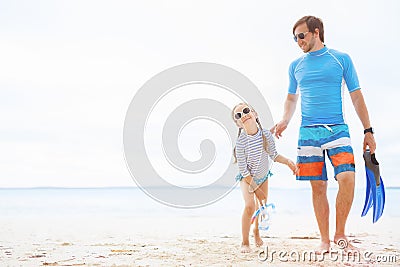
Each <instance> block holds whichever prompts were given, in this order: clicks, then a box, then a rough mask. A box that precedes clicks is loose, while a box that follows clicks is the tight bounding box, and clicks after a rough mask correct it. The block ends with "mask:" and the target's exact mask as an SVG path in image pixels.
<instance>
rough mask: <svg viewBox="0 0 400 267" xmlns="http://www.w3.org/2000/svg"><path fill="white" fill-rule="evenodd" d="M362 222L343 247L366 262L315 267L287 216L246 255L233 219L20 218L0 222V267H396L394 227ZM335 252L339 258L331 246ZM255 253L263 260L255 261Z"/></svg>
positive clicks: (307, 243) (309, 242)
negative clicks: (354, 248) (347, 246)
mask: <svg viewBox="0 0 400 267" xmlns="http://www.w3.org/2000/svg"><path fill="white" fill-rule="evenodd" d="M366 220H367V218H360V219H358V218H356V219H353V220H350V222H349V225H348V228H349V229H351V230H350V231H351V232H350V236H349V240H351V241H352V243H353V244H354V245H356V246H358V247H359V248H361V250H362V252H367V253H369V254H368V256H369V257H370V258H371V261H368V260H367V259H365V258H363V257H361V259H360V260H357V259H356V262H353V259H352V258H351V259H347V258H344V259H343V258H341V257H339V256H338V255H335V254H332V255H326V257H325V258H324V260H323V261H321V257H318V258H317V259H315V258H312V260H311V261H310V260H309V258H307V257H308V254H305V253H306V252H307V251H313V249H314V248H315V247H316V246H317V245H318V244H319V239H318V234H317V227H316V225H315V222H314V218H307V217H302V218H301V217H298V216H295V215H293V216H289V215H285V216H275V217H274V218H273V221H272V225H271V229H270V231H268V232H267V233H264V234H263V240H264V243H265V245H267V247H265V246H263V247H262V249H259V248H256V247H254V240H253V239H251V242H252V243H251V246H252V249H253V251H252V252H251V253H249V254H242V253H239V245H240V242H241V237H240V214H238V215H235V216H231V217H227V216H224V217H222V216H220V217H218V216H210V217H207V216H186V217H185V216H167V217H162V218H158V217H155V216H153V217H143V216H141V217H137V218H136V217H135V216H134V215H132V216H127V217H123V218H122V217H120V218H103V217H99V216H97V217H90V216H86V217H82V216H81V217H72V218H66V217H55V218H51V217H45V218H40V217H27V218H24V217H23V216H21V217H20V218H18V219H14V218H5V219H2V220H1V222H0V237H1V241H0V261H1V266H310V265H311V266H396V265H397V266H398V265H400V250H399V232H400V231H398V230H397V228H396V226H398V225H399V223H400V220H399V219H398V218H394V219H393V218H392V219H386V220H385V219H382V220H381V221H380V222H378V224H375V225H372V224H371V223H367V222H366ZM267 248H268V251H267ZM335 249H336V250H337V251H340V250H339V248H338V247H335V246H333V251H334V250H335ZM260 250H263V251H266V252H267V254H261V257H260V255H259V254H260V253H259V252H260ZM285 253H286V254H285ZM371 253H372V254H371ZM302 254H305V255H306V258H305V259H303V258H302ZM265 255H268V258H267V259H265ZM299 255H300V256H299ZM260 258H261V260H260ZM263 259H264V260H265V261H262V260H263ZM384 261H385V262H384Z"/></svg>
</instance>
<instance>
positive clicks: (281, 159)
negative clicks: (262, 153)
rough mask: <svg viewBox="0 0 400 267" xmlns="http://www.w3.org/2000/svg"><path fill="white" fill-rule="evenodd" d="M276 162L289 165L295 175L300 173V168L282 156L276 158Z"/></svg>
mask: <svg viewBox="0 0 400 267" xmlns="http://www.w3.org/2000/svg"><path fill="white" fill-rule="evenodd" d="M274 161H275V162H279V163H282V164H285V165H287V166H288V167H289V168H290V169H291V170H292V171H293V174H296V173H297V171H298V167H297V165H296V164H295V163H294V162H293V161H291V160H290V159H288V158H286V157H284V156H282V155H280V154H279V155H278V156H277V157H276V158H275V160H274Z"/></svg>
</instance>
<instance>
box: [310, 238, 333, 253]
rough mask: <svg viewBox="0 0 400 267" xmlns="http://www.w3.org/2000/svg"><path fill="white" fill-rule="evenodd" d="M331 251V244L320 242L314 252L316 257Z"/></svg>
mask: <svg viewBox="0 0 400 267" xmlns="http://www.w3.org/2000/svg"><path fill="white" fill-rule="evenodd" d="M330 249H331V244H330V243H325V242H322V241H321V243H320V244H319V246H318V247H317V248H316V249H315V250H314V251H315V254H317V255H323V254H325V253H328V252H329V251H330Z"/></svg>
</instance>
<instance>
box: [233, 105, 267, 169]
mask: <svg viewBox="0 0 400 267" xmlns="http://www.w3.org/2000/svg"><path fill="white" fill-rule="evenodd" d="M240 105H246V106H248V107H249V108H250V110H251V111H252V112H255V110H254V108H253V107H252V106H250V105H249V104H247V103H239V104H237V105H236V106H234V107H233V109H232V119H233V121H234V122H235V123H236V119H235V109H236V108H237V107H238V106H240ZM256 114H257V113H256ZM256 122H257V124H258V127H259V128H260V130H261V134H262V139H263V148H264V150H265V152H267V153H268V141H267V137H266V136H265V134H264V130H263V128H262V126H261V123H260V120H259V119H258V115H257V117H256ZM241 133H242V128H241V127H239V131H238V136H237V137H238V138H239V136H240V134H241ZM233 157H234V158H235V162H234V163H236V162H237V158H236V146H235V147H234V148H233Z"/></svg>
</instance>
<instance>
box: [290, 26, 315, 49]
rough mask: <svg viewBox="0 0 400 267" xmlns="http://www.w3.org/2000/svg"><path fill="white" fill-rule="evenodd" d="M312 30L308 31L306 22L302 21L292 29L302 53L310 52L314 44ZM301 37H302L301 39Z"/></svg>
mask: <svg viewBox="0 0 400 267" xmlns="http://www.w3.org/2000/svg"><path fill="white" fill-rule="evenodd" d="M314 34H315V33H312V32H309V30H308V28H307V24H306V23H303V24H300V25H299V26H297V28H296V29H295V30H294V36H295V37H297V44H298V46H299V47H300V48H301V50H303V52H304V53H307V52H310V51H311V50H312V49H313V48H314V46H315V38H314ZM302 37H303V39H301V38H302Z"/></svg>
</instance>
